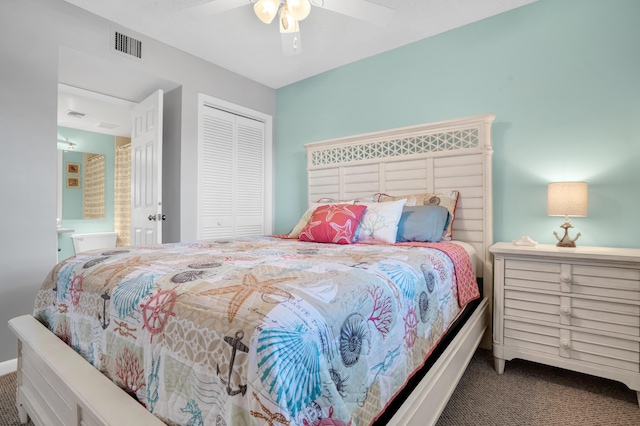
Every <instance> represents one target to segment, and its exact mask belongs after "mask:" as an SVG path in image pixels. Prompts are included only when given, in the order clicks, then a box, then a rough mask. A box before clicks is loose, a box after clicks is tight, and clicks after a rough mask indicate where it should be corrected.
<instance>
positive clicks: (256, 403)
mask: <svg viewBox="0 0 640 426" xmlns="http://www.w3.org/2000/svg"><path fill="white" fill-rule="evenodd" d="M433 247H438V249H436V248H433ZM452 259H454V260H455V263H454V261H452ZM477 297H479V294H478V289H477V285H476V283H475V277H474V275H473V272H472V271H471V264H470V262H469V259H468V256H467V254H466V252H465V251H464V249H462V248H460V247H459V246H457V245H455V244H453V243H437V244H422V245H421V244H395V245H373V244H351V245H333V244H318V243H308V242H300V241H297V240H286V239H281V238H273V237H258V238H249V239H241V240H236V241H201V242H194V243H178V244H165V245H161V246H150V247H136V248H123V249H115V250H113V251H93V252H87V253H82V254H80V255H78V256H76V257H73V258H70V259H67V260H66V261H64V262H62V263H60V264H59V265H57V266H56V267H55V268H54V269H53V270H52V271H51V273H50V274H49V275H48V277H47V278H46V280H45V282H44V283H43V285H42V287H41V289H40V290H39V292H38V296H37V300H36V303H35V308H34V316H35V317H36V318H37V319H38V320H40V321H41V322H42V323H44V324H45V325H46V326H47V327H48V328H49V329H50V330H51V331H52V332H54V333H55V334H56V335H58V336H59V337H60V338H61V339H62V340H64V341H65V342H66V343H67V344H68V345H69V346H71V347H72V348H74V349H75V350H76V351H77V352H78V353H80V354H81V355H82V356H83V357H84V358H85V359H86V360H87V361H88V362H90V363H91V364H93V365H94V366H95V367H96V368H98V369H99V370H100V371H102V372H103V373H104V374H105V375H106V376H107V377H109V378H110V379H111V380H112V381H113V382H115V383H116V384H118V385H119V386H120V387H121V388H123V389H124V390H125V391H126V392H128V393H129V394H131V395H132V396H133V397H135V398H136V399H137V400H138V401H139V402H140V403H141V404H143V405H144V406H146V408H147V409H148V410H149V411H151V412H152V413H154V414H155V415H156V416H158V417H159V418H161V419H162V420H163V421H165V422H166V423H168V424H183V425H216V426H218V425H228V426H231V425H267V424H269V425H285V426H286V425H298V426H311V425H320V424H332V425H349V424H351V425H354V426H355V425H368V424H370V423H371V422H372V421H374V420H375V418H376V417H377V416H378V414H379V413H380V412H381V411H382V410H383V409H384V408H385V406H386V405H387V404H388V403H389V402H390V400H391V399H392V398H393V396H394V395H395V394H396V393H397V392H398V391H399V390H400V389H401V388H402V387H403V385H404V384H405V381H406V379H407V378H408V377H409V376H410V375H411V374H412V373H414V372H415V371H416V370H417V369H419V368H420V367H421V366H422V365H423V363H424V361H425V359H426V358H427V356H428V355H429V354H430V353H431V351H432V349H433V347H434V345H435V344H436V343H437V342H438V341H439V339H440V338H441V336H442V335H443V333H444V332H445V331H446V330H447V328H448V327H449V325H450V323H451V322H452V321H453V320H454V319H455V317H456V316H457V315H458V313H459V312H460V310H461V306H462V305H465V304H466V303H468V302H469V301H471V300H473V299H475V298H477Z"/></svg>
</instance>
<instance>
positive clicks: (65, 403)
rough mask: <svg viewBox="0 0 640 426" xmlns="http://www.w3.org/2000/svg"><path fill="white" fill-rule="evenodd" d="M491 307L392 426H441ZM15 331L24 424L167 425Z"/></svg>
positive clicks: (75, 363)
mask: <svg viewBox="0 0 640 426" xmlns="http://www.w3.org/2000/svg"><path fill="white" fill-rule="evenodd" d="M487 307H488V301H487V299H486V298H485V299H483V300H482V302H481V303H480V304H479V306H478V307H477V308H476V310H475V311H474V313H473V314H472V315H471V316H470V318H469V319H468V321H467V322H466V323H465V325H464V326H463V327H462V329H461V330H460V331H459V333H458V334H457V335H456V337H455V338H454V339H453V340H452V341H451V343H450V344H449V346H448V347H447V349H446V350H445V351H444V352H443V354H442V355H441V356H440V358H439V359H438V361H437V362H436V363H435V364H434V365H433V367H432V368H431V369H430V370H429V372H428V373H427V375H426V376H425V377H424V378H423V379H422V381H421V382H420V383H419V384H418V386H417V387H416V389H415V390H414V392H412V393H411V395H410V396H409V398H407V400H406V401H405V402H404V403H403V405H402V406H401V407H400V409H399V410H398V411H397V412H396V414H395V415H394V416H393V418H392V419H391V422H390V423H389V424H390V425H396V426H401V425H402V426H413V425H420V426H426V425H431V424H434V423H435V422H436V421H437V420H438V418H439V417H440V414H441V413H442V410H444V407H445V406H446V404H447V402H448V401H449V398H450V397H451V394H452V393H453V390H454V389H455V387H456V385H457V384H458V381H459V380H460V377H462V374H463V373H464V371H465V369H466V368H467V365H468V364H469V361H470V360H471V357H472V356H473V353H474V352H475V350H476V349H477V347H478V344H479V343H480V339H481V338H482V335H483V333H484V331H485V329H486V328H487V325H488V323H489V322H488V320H489V313H488V310H487ZM9 328H10V329H11V330H12V331H13V333H14V334H15V335H16V336H17V337H18V377H17V382H18V388H17V396H16V403H17V406H18V413H19V416H20V422H22V423H26V422H27V420H28V418H29V417H30V418H31V420H32V421H33V423H34V424H36V425H38V426H40V425H42V426H45V425H46V426H54V425H61V426H68V425H124V424H132V425H140V426H142V425H150V426H162V425H164V423H163V422H161V421H160V420H159V419H158V418H156V417H155V416H154V415H153V414H151V413H149V412H148V411H147V410H146V409H145V408H144V407H143V406H141V405H140V404H139V403H138V402H136V401H135V400H134V399H133V398H131V397H130V396H129V395H128V394H127V393H125V392H124V391H123V390H122V389H120V388H119V387H118V386H117V385H115V384H114V383H112V382H111V381H110V380H109V379H107V378H106V377H105V376H104V375H102V373H100V372H99V371H98V370H96V369H95V368H94V367H93V366H92V365H91V364H89V363H88V362H86V361H85V360H84V358H82V357H81V356H80V355H78V354H77V353H76V352H75V351H74V350H73V349H71V348H70V347H69V346H67V345H66V344H65V343H64V342H62V341H61V340H60V339H58V338H57V337H56V336H55V335H54V334H53V333H51V332H50V331H49V330H47V329H46V328H45V327H44V326H43V325H42V324H40V323H39V322H38V321H37V320H36V319H35V318H33V317H32V316H31V315H24V316H21V317H17V318H13V319H12V320H10V321H9ZM114 407H117V409H114Z"/></svg>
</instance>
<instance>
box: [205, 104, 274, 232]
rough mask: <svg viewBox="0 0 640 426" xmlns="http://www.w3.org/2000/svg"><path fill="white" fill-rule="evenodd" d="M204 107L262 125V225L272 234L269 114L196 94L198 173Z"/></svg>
mask: <svg viewBox="0 0 640 426" xmlns="http://www.w3.org/2000/svg"><path fill="white" fill-rule="evenodd" d="M205 107H211V108H216V109H219V110H222V111H227V112H229V113H232V114H236V115H241V116H244V117H247V118H251V119H253V120H257V121H261V122H263V123H264V126H265V129H264V182H265V185H264V194H265V195H264V196H265V200H264V214H265V217H264V225H265V234H267V235H268V234H272V233H273V224H274V213H273V206H274V191H273V161H274V158H273V117H272V116H271V115H269V114H265V113H262V112H260V111H255V110H252V109H250V108H247V107H244V106H242V105H237V104H234V103H231V102H228V101H225V100H222V99H218V98H215V97H213V96H209V95H205V94H203V93H199V94H198V173H200V170H202V165H201V163H200V161H201V160H200V159H201V158H202V156H201V155H200V149H201V147H202V144H203V135H202V132H201V131H200V129H202V127H203V113H204V108H205ZM200 190H201V188H200V179H198V185H197V191H198V192H197V193H198V194H200ZM200 207H201V206H200V197H198V199H197V202H196V209H197V211H200ZM200 225H201V224H200V215H199V214H198V215H196V232H197V233H199V232H200Z"/></svg>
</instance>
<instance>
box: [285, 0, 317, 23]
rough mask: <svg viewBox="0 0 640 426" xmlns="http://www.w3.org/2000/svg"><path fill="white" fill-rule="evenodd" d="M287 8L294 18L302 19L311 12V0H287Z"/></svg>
mask: <svg viewBox="0 0 640 426" xmlns="http://www.w3.org/2000/svg"><path fill="white" fill-rule="evenodd" d="M287 9H288V10H289V13H290V14H291V16H293V19H295V20H296V21H302V20H303V19H305V18H306V17H307V16H309V12H311V3H309V0H287Z"/></svg>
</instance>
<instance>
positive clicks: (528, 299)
mask: <svg viewBox="0 0 640 426" xmlns="http://www.w3.org/2000/svg"><path fill="white" fill-rule="evenodd" d="M504 315H505V316H509V317H518V318H523V319H532V320H538V321H545V322H550V323H554V324H560V296H559V295H553V294H542V293H533V292H527V291H520V290H507V289H505V291H504Z"/></svg>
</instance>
